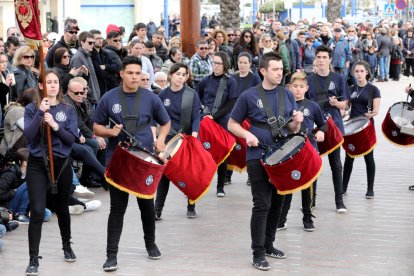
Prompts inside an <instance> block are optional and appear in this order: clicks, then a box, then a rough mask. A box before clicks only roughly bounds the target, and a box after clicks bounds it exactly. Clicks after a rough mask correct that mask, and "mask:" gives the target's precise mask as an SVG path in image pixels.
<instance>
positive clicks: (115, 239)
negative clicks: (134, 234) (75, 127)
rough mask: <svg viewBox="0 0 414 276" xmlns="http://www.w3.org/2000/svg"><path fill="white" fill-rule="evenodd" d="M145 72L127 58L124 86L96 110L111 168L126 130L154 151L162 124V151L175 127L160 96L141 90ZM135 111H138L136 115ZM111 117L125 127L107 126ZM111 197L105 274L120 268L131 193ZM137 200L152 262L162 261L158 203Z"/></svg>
mask: <svg viewBox="0 0 414 276" xmlns="http://www.w3.org/2000/svg"><path fill="white" fill-rule="evenodd" d="M141 70H142V63H141V60H140V59H139V58H137V57H134V56H127V57H125V58H124V59H123V60H122V66H121V71H120V75H121V78H122V84H121V86H120V87H117V88H114V89H112V90H110V91H108V92H107V93H105V95H104V96H103V97H102V98H101V100H100V102H99V104H98V107H97V108H96V112H95V117H94V121H95V123H94V127H93V129H94V133H95V134H96V135H98V136H100V137H108V138H109V143H108V149H107V154H106V164H107V165H108V163H109V161H110V159H111V156H112V154H113V152H114V150H115V147H116V145H117V144H118V142H120V141H123V140H125V139H126V136H125V135H124V134H123V133H121V129H122V128H126V130H127V131H128V132H129V133H131V134H132V135H134V137H135V139H136V140H137V141H139V142H140V143H141V146H142V147H143V148H146V149H148V150H151V149H152V148H153V145H154V138H153V135H152V132H151V128H150V124H151V122H152V121H153V120H154V121H155V122H157V123H158V124H159V125H160V132H159V135H158V139H157V140H156V142H155V149H156V150H158V151H162V150H163V149H164V147H165V143H164V142H165V138H166V137H167V135H168V132H169V130H170V126H171V123H170V118H169V116H168V113H167V111H166V110H165V108H164V106H163V104H162V102H161V100H160V99H159V98H158V96H157V95H155V94H154V93H152V92H151V91H149V90H146V89H142V88H140V89H139V90H138V86H139V83H140V80H139V77H140V74H141ZM140 93H141V94H140ZM134 110H135V111H136V110H137V111H138V112H137V113H135V112H134ZM133 112H134V113H133ZM110 118H111V119H112V120H114V121H116V122H122V124H116V125H114V126H113V127H112V128H107V127H106V125H108V123H109V119H110ZM109 195H110V204H111V206H110V213H109V218H108V233H107V235H108V237H107V247H106V255H107V259H106V261H105V263H104V265H103V269H104V270H105V271H113V270H116V269H117V268H118V264H117V254H118V244H119V240H120V238H121V233H122V227H123V221H124V215H125V211H126V208H127V206H128V197H129V194H128V193H127V192H124V191H121V190H120V189H118V188H116V187H114V186H112V185H109ZM137 201H138V206H139V209H140V211H141V221H142V228H143V232H144V241H145V247H146V250H147V253H148V257H149V258H150V259H160V258H161V253H160V251H159V250H158V247H157V245H156V244H155V211H154V200H153V199H143V198H138V197H137Z"/></svg>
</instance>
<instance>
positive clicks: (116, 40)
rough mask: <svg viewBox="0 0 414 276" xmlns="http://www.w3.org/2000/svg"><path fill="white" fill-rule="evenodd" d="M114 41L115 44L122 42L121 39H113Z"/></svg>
mask: <svg viewBox="0 0 414 276" xmlns="http://www.w3.org/2000/svg"><path fill="white" fill-rule="evenodd" d="M112 41H113V42H115V43H118V42H120V41H121V40H120V39H112Z"/></svg>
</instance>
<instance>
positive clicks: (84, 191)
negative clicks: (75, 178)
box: [73, 185, 95, 199]
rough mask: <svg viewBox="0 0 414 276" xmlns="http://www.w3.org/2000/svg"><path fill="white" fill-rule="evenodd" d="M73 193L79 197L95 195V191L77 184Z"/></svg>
mask: <svg viewBox="0 0 414 276" xmlns="http://www.w3.org/2000/svg"><path fill="white" fill-rule="evenodd" d="M73 195H74V196H76V197H79V198H85V199H91V198H94V197H95V193H94V192H91V191H90V190H89V189H88V188H86V187H85V186H82V185H77V186H76V189H75V191H74V192H73Z"/></svg>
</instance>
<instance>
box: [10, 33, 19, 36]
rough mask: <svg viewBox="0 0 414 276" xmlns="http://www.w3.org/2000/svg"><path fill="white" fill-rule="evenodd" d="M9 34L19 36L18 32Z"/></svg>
mask: <svg viewBox="0 0 414 276" xmlns="http://www.w3.org/2000/svg"><path fill="white" fill-rule="evenodd" d="M10 35H12V36H20V34H19V33H12V34H10Z"/></svg>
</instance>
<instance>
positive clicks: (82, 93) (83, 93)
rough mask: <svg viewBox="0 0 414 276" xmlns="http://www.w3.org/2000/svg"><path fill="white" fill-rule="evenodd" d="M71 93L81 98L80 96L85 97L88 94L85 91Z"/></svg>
mask: <svg viewBox="0 0 414 276" xmlns="http://www.w3.org/2000/svg"><path fill="white" fill-rule="evenodd" d="M71 92H72V93H73V95H75V96H79V95H82V96H83V95H85V94H86V92H83V91H82V92H74V91H72V90H71Z"/></svg>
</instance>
